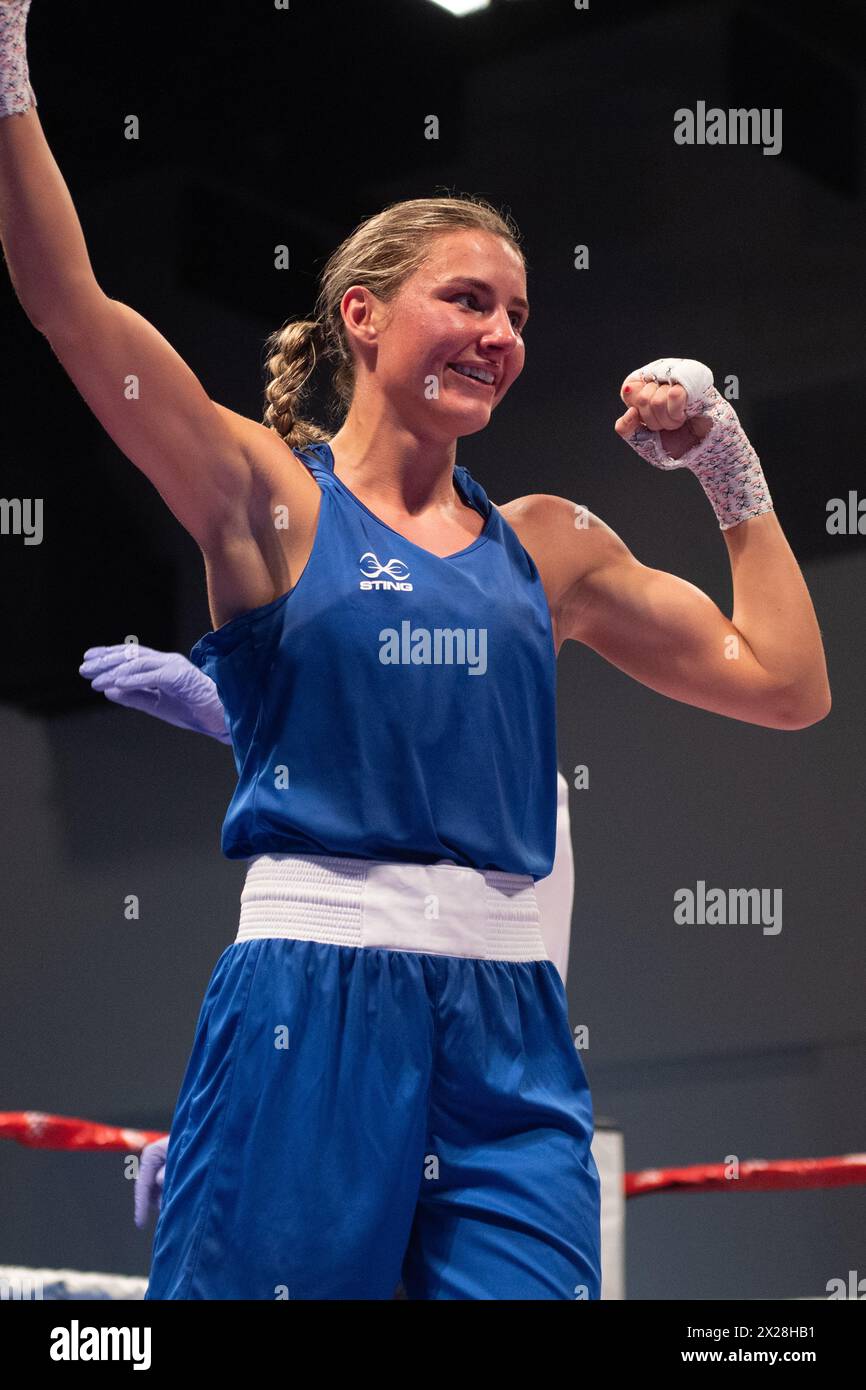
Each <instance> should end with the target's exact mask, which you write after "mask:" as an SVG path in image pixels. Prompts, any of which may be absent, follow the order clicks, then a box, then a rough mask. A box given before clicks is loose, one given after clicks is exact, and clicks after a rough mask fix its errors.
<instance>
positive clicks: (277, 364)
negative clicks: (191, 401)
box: [263, 194, 526, 448]
mask: <svg viewBox="0 0 866 1390" xmlns="http://www.w3.org/2000/svg"><path fill="white" fill-rule="evenodd" d="M463 227H468V228H478V229H480V230H482V231H485V232H492V233H493V234H494V235H495V236H499V237H502V238H503V239H504V240H505V241H507V242H509V244H510V245H511V246H513V247H514V249H515V250H516V251H517V253H518V255H519V256H520V258H521V260H522V261H523V264H524V265H525V264H526V258H525V256H524V255H523V251H522V249H521V247H520V244H519V242H520V232H519V231H518V229H517V226H516V224H515V223H514V221H513V220H512V218H511V216H510V214H509V213H507V212H497V210H496V209H495V208H494V207H493V206H492V205H491V204H490V203H488V202H487V201H486V200H485V199H484V198H479V197H474V196H471V195H459V196H458V195H456V194H449V195H448V196H446V197H436V198H408V199H405V200H404V201H402V202H398V203H391V204H389V205H388V206H387V207H386V208H384V209H383V210H382V212H378V213H376V214H375V215H374V216H373V217H368V218H366V219H365V221H363V222H361V223H360V224H359V225H358V226H357V227H356V228H355V230H354V231H353V232H352V233H350V235H349V236H348V237H346V239H345V241H343V242H342V243H341V244H340V245H339V246H338V247H337V249H336V251H334V252H333V253H332V255H331V256H330V257H329V259H328V261H327V262H326V264H325V267H324V270H323V271H322V274H321V277H320V281H319V295H318V298H317V300H316V307H315V311H314V317H313V318H311V319H295V320H290V321H289V322H287V323H285V324H283V326H282V328H278V329H277V330H276V331H275V332H274V333H272V334H271V335H270V337H269V338H268V339H267V341H266V343H265V349H266V351H267V352H268V359H267V363H266V368H267V371H268V373H269V375H270V378H271V379H270V381H269V382H268V384H267V386H266V387H265V399H266V401H267V405H266V407H265V413H264V419H263V423H264V424H266V425H268V426H269V427H270V428H271V429H273V430H276V432H277V433H278V434H279V435H281V436H282V438H283V439H284V440H285V441H286V443H287V444H288V445H289V447H290V448H303V447H305V446H306V445H307V444H310V443H315V442H317V441H320V440H327V439H330V438H331V437H332V434H333V433H335V431H333V430H326V429H322V428H321V427H320V426H319V425H317V424H315V423H313V421H311V420H305V419H302V418H301V415H300V413H299V412H300V410H301V409H302V406H303V401H304V398H305V396H306V395H307V392H308V389H309V387H308V382H309V379H310V377H311V376H312V373H313V371H314V369H315V367H316V365H317V363H318V362H320V361H327V362H329V363H330V364H331V369H332V378H331V392H332V399H331V403H330V412H329V413H330V414H331V416H332V417H333V418H334V419H337V418H339V417H340V415H341V414H342V417H343V418H345V413H346V411H347V410H348V408H349V406H350V404H351V401H352V395H353V393H354V389H355V363H354V359H353V357H352V351H351V348H350V346H349V341H348V338H347V336H346V329H345V324H344V323H343V317H342V314H341V313H340V305H341V303H342V300H343V296H344V294H345V293H346V291H347V290H348V289H350V288H351V287H352V285H363V286H364V287H365V288H366V289H369V290H370V291H371V292H372V293H373V294H375V295H376V296H377V298H379V299H381V300H382V301H383V302H384V303H387V302H388V301H389V300H391V299H393V297H394V296H395V295H396V294H397V293H398V291H399V290H400V287H401V286H402V285H403V283H404V281H405V280H407V279H408V278H409V276H410V275H412V274H413V273H414V272H415V271H416V270H417V269H418V268H419V266H420V265H421V264H422V263H423V261H424V260H425V258H426V256H427V254H428V252H429V249H430V243H431V241H432V239H433V238H434V237H435V236H437V235H438V234H440V233H442V232H448V231H457V230H460V229H461V228H463Z"/></svg>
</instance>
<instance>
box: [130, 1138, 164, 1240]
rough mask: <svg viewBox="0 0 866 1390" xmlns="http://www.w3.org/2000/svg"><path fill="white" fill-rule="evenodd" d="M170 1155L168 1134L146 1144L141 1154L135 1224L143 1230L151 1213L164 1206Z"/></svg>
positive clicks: (136, 1192) (137, 1180)
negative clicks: (164, 1189)
mask: <svg viewBox="0 0 866 1390" xmlns="http://www.w3.org/2000/svg"><path fill="white" fill-rule="evenodd" d="M167 1157H168V1135H167V1134H166V1135H164V1136H163V1137H162V1138H161V1139H154V1140H153V1141H152V1143H150V1144H145V1146H144V1148H143V1149H142V1151H141V1154H140V1155H139V1165H138V1177H137V1178H136V1180H135V1224H136V1226H137V1227H138V1229H139V1230H143V1229H144V1226H145V1225H146V1223H147V1218H148V1216H149V1214H150V1213H151V1212H152V1211H153V1212H158V1211H159V1209H160V1207H161V1206H162V1188H163V1182H164V1180H165V1160H166V1158H167Z"/></svg>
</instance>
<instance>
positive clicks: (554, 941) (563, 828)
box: [535, 772, 574, 984]
mask: <svg viewBox="0 0 866 1390" xmlns="http://www.w3.org/2000/svg"><path fill="white" fill-rule="evenodd" d="M556 790H557V805H556V851H555V854H554V857H553V869H552V870H551V872H550V874H549V875H548V877H547V878H540V879H538V881H537V882H536V885H535V896H536V900H537V902H538V906H539V909H540V911H541V935H542V937H543V939H544V945H545V947H546V949H547V954H548V955H549V956H550V959H551V960H552V961H553V963H554V965H555V966H556V968H557V970H558V971H559V973H560V975H561V976H562V983H563V984H565V982H566V978H567V976H568V948H569V945H570V943H571V909H572V905H573V902H574V850H573V848H572V844H571V820H570V818H569V814H568V783H567V782H566V780H565V778H564V777H563V775H562V773H561V772H558V773H557V775H556Z"/></svg>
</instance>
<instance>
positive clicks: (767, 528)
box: [722, 511, 830, 727]
mask: <svg viewBox="0 0 866 1390" xmlns="http://www.w3.org/2000/svg"><path fill="white" fill-rule="evenodd" d="M722 535H723V536H724V538H725V544H726V545H727V547H728V555H729V557H730V561H731V575H732V578H733V587H734V610H733V613H732V615H731V621H732V623H733V625H734V627H735V628H736V629H737V631H738V632H740V633H741V634H742V636H743V637H744V638H745V640H746V641H747V642H748V644H749V647H750V648H751V650H752V652H753V653H754V655H755V658H756V660H757V661H759V662H760V664H761V665H762V666H763V667H764V670H765V671H768V672H769V673H770V674H771V676H773V678H774V679H775V680H777V681H778V683H779V686H780V687H781V688H782V689H784V691H785V692H786V696H785V699H786V708H787V711H788V712H789V713H790V716H791V719H792V720H793V721H794V722H795V724H796V721H798V720H799V719H802V720H803V725H804V727H805V725H807V724H811V723H814V722H815V720H816V719H821V718H823V717H824V715H826V714H827V712H828V710H829V708H830V684H829V681H828V678H827V663H826V660H825V656H824V646H823V643H822V641H821V632H820V629H819V627H818V619H817V617H816V616H815V609H814V607H813V605H812V600H811V598H810V596H809V590H808V589H807V588H806V582H805V580H804V579H803V575H802V573H801V572H800V567H799V565H798V564H797V561H796V558H795V556H794V553H793V551H792V550H791V547H790V545H789V544H788V542H787V540H786V538H785V533H784V532H783V530H782V528H781V526H780V525H779V520H778V517H777V516H776V513H775V512H774V511H769V512H764V513H763V514H762V515H761V516H755V517H750V518H748V519H747V520H746V521H741V522H740V523H739V525H738V526H732V527H730V528H729V529H728V530H723V531H722ZM734 659H735V658H734Z"/></svg>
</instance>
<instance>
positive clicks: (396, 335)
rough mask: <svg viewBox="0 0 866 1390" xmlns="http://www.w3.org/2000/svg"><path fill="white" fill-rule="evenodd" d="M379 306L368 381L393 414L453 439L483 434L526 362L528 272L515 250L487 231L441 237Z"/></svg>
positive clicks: (443, 235)
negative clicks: (373, 382) (371, 379)
mask: <svg viewBox="0 0 866 1390" xmlns="http://www.w3.org/2000/svg"><path fill="white" fill-rule="evenodd" d="M379 307H380V309H381V311H382V315H381V317H380V320H379V329H378V332H377V334H376V359H375V368H374V375H375V378H376V381H377V384H378V386H379V388H380V390H381V391H382V392H384V393H385V394H386V395H387V397H388V398H389V403H390V404H391V405H392V406H393V407H395V409H396V410H397V412H398V413H399V415H400V416H401V418H403V419H405V420H406V421H407V423H410V424H415V425H417V426H418V427H419V429H420V430H421V432H422V433H426V432H429V430H430V427H431V424H435V427H436V432H437V433H439V432H440V431H443V432H445V433H446V434H447V435H448V436H450V437H452V438H454V437H459V436H461V435H466V434H474V433H475V432H476V431H477V430H480V429H483V428H484V426H485V425H486V424H487V423H488V421H489V420H490V415H491V412H492V411H493V410H494V409H495V407H496V406H497V405H498V404H499V402H500V401H501V400H502V398H503V396H505V394H506V392H507V391H509V390H510V388H511V386H512V385H513V383H514V382H515V381H516V379H517V377H518V376H519V375H520V373H521V372H522V370H523V365H524V360H525V356H526V349H525V347H524V343H523V329H524V327H525V325H526V321H527V318H528V317H529V306H528V304H527V300H526V272H525V269H524V266H523V261H522V259H521V257H520V254H519V253H518V252H517V251H516V250H515V248H514V247H513V246H511V245H510V243H508V242H507V241H505V240H504V239H503V238H502V237H499V236H496V235H495V234H493V233H491V232H485V231H480V230H479V231H476V230H469V229H463V230H459V231H454V232H444V233H439V234H437V235H436V236H435V237H434V238H433V240H432V242H431V243H430V248H429V253H428V255H427V257H426V258H425V260H424V262H423V264H422V265H421V266H420V267H419V269H418V270H416V271H415V272H414V274H412V275H411V276H410V277H409V278H408V279H407V280H406V281H405V282H404V284H403V285H402V286H401V288H400V290H399V292H398V293H397V294H396V295H395V296H394V298H393V299H392V300H390V301H389V302H388V303H387V304H385V305H381V304H380V306H379Z"/></svg>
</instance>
